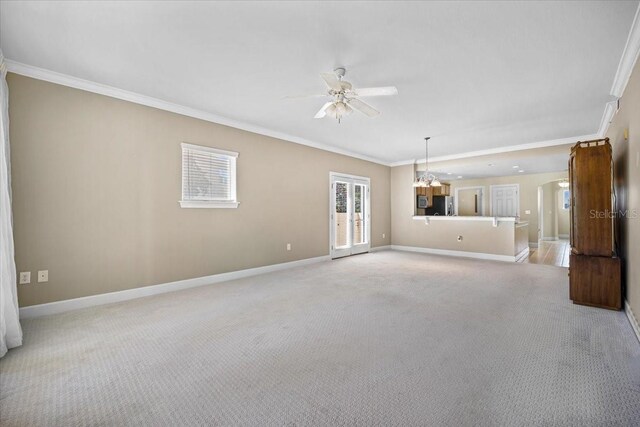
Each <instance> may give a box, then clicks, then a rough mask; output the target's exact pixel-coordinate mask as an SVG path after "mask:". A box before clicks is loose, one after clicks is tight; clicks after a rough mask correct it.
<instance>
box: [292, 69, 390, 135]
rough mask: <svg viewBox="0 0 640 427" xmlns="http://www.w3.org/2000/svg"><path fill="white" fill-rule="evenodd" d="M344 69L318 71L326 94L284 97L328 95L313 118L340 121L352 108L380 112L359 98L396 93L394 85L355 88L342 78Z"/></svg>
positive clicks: (372, 112) (369, 114) (373, 112)
mask: <svg viewBox="0 0 640 427" xmlns="http://www.w3.org/2000/svg"><path fill="white" fill-rule="evenodd" d="M346 71H347V70H346V69H344V68H343V67H340V68H336V69H335V70H333V73H320V77H322V80H324V82H325V83H326V85H327V93H326V94H322V95H302V96H287V97H286V98H289V99H293V98H315V97H324V96H328V97H330V98H331V101H329V102H327V103H326V104H324V105H323V106H322V108H320V110H319V111H318V112H317V113H316V115H315V116H314V118H315V119H321V118H323V117H331V118H334V119H337V120H338V123H340V119H341V118H342V117H343V116H346V115H348V114H351V112H352V111H353V110H357V111H359V112H361V113H362V114H364V115H366V116H369V117H375V116H377V115H379V114H380V111H378V110H376V109H375V108H373V107H372V106H371V105H369V104H367V103H366V102H364V101H362V100H361V99H359V98H361V97H368V96H389V95H397V94H398V89H396V88H395V86H385V87H367V88H360V89H355V88H354V87H353V85H352V84H351V83H349V82H348V81H346V80H342V78H343V77H344V75H345V73H346Z"/></svg>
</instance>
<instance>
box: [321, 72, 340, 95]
mask: <svg viewBox="0 0 640 427" xmlns="http://www.w3.org/2000/svg"><path fill="white" fill-rule="evenodd" d="M320 77H322V80H324V82H325V83H326V84H327V87H329V89H333V90H335V91H338V92H339V91H341V90H342V85H340V80H338V76H336V75H335V74H333V73H320Z"/></svg>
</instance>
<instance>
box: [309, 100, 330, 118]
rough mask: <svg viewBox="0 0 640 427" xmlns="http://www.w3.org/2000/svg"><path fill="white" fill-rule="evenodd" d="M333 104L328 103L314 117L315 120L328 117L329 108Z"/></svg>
mask: <svg viewBox="0 0 640 427" xmlns="http://www.w3.org/2000/svg"><path fill="white" fill-rule="evenodd" d="M331 104H333V102H327V103H326V104H324V105H323V106H322V108H321V109H320V110H319V111H318V112H317V113H316V115H315V116H313V118H314V119H321V118H323V117H324V116H326V115H327V108H329V107H330V106H331Z"/></svg>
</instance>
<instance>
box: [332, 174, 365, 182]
mask: <svg viewBox="0 0 640 427" xmlns="http://www.w3.org/2000/svg"><path fill="white" fill-rule="evenodd" d="M334 176H338V177H341V178H348V179H359V180H362V181H367V182H368V183H369V184H371V178H369V177H367V176H359V175H351V174H348V173H341V172H329V180H331V179H332V178H333V177H334Z"/></svg>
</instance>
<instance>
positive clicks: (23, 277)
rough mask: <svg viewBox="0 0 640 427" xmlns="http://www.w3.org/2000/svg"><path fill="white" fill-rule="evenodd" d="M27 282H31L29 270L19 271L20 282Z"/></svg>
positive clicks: (23, 283)
mask: <svg viewBox="0 0 640 427" xmlns="http://www.w3.org/2000/svg"><path fill="white" fill-rule="evenodd" d="M27 283H31V272H30V271H22V272H20V284H21V285H26V284H27Z"/></svg>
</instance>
